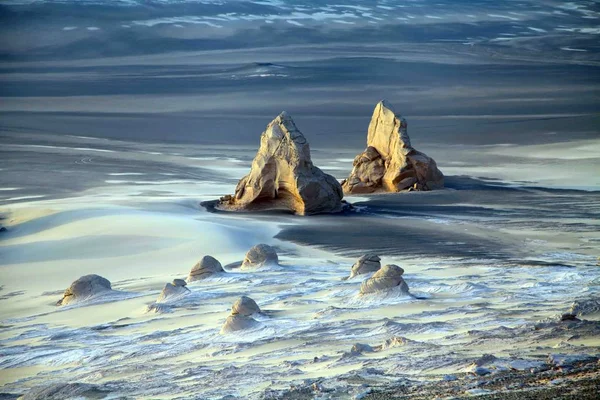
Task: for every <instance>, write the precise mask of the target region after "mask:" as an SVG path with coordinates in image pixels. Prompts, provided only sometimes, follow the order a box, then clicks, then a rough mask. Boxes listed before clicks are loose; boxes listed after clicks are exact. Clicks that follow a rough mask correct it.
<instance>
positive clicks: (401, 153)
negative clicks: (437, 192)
mask: <svg viewBox="0 0 600 400" xmlns="http://www.w3.org/2000/svg"><path fill="white" fill-rule="evenodd" d="M353 166H354V167H353V169H352V172H351V173H350V176H349V177H348V179H346V180H344V181H343V182H342V187H343V190H344V192H345V193H355V194H356V193H373V192H378V191H386V192H399V191H402V190H433V189H439V188H442V187H443V186H444V175H443V174H442V172H441V171H440V170H439V169H438V168H437V164H436V163H435V161H434V160H433V159H432V158H430V157H428V156H427V155H425V154H423V153H421V152H419V151H417V150H415V149H414V148H413V147H412V145H411V143H410V138H409V137H408V131H407V123H406V120H405V119H404V118H402V117H400V116H399V115H397V114H396V113H395V112H394V111H393V110H392V108H391V106H390V105H389V104H388V103H386V102H385V101H381V102H379V103H378V104H377V106H375V111H374V112H373V117H372V118H371V123H370V124H369V130H368V133H367V148H366V150H365V151H364V152H363V153H361V154H359V155H358V156H356V158H355V159H354V163H353Z"/></svg>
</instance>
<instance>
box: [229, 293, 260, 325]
mask: <svg viewBox="0 0 600 400" xmlns="http://www.w3.org/2000/svg"><path fill="white" fill-rule="evenodd" d="M259 312H260V308H259V307H258V305H257V304H256V302H255V301H254V300H252V299H251V298H250V297H246V296H242V297H240V298H239V299H238V300H236V302H235V303H233V306H232V307H231V314H230V315H229V316H228V317H227V319H226V320H225V323H224V324H223V327H222V328H221V333H222V334H223V333H230V332H235V331H239V330H244V329H251V328H254V327H256V326H257V325H258V321H256V320H255V319H254V318H252V317H251V316H252V315H253V314H256V313H259Z"/></svg>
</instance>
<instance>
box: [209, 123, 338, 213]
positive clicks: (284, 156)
mask: <svg viewBox="0 0 600 400" xmlns="http://www.w3.org/2000/svg"><path fill="white" fill-rule="evenodd" d="M343 196H344V193H343V191H342V187H341V185H340V183H339V182H338V181H337V180H336V179H335V178H334V177H333V176H331V175H328V174H326V173H324V172H323V171H321V170H320V169H319V168H317V167H315V166H314V165H313V163H312V161H311V158H310V147H309V145H308V142H307V141H306V138H305V137H304V135H302V133H301V132H300V131H299V130H298V128H297V127H296V125H295V124H294V121H293V120H292V118H291V117H290V116H289V115H288V114H287V113H286V112H282V113H281V114H280V115H279V116H278V117H277V118H275V119H274V120H273V121H272V122H271V123H270V124H269V125H268V126H267V129H266V130H265V131H264V132H263V134H262V136H261V138H260V148H259V149H258V152H257V153H256V156H255V157H254V160H253V161H252V167H251V169H250V173H249V174H248V175H246V176H245V177H243V178H242V179H241V180H240V181H239V182H238V184H237V187H236V188H235V194H234V195H233V196H231V195H228V196H225V197H222V198H221V200H220V203H219V204H218V205H217V208H219V209H223V210H231V211H254V210H257V211H258V210H269V209H287V210H291V211H293V212H295V213H296V214H299V215H310V214H319V213H330V212H338V211H341V209H342V197H343Z"/></svg>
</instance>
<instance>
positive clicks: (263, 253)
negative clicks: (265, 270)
mask: <svg viewBox="0 0 600 400" xmlns="http://www.w3.org/2000/svg"><path fill="white" fill-rule="evenodd" d="M278 264H279V257H277V252H276V251H275V249H274V248H273V247H271V246H269V245H268V244H257V245H256V246H254V247H252V248H251V249H250V250H248V252H247V253H246V257H244V261H242V269H250V268H258V267H262V266H267V265H278Z"/></svg>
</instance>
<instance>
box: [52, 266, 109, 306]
mask: <svg viewBox="0 0 600 400" xmlns="http://www.w3.org/2000/svg"><path fill="white" fill-rule="evenodd" d="M111 292H112V288H111V286H110V281H109V280H108V279H106V278H103V277H101V276H100V275H95V274H90V275H84V276H82V277H81V278H79V279H77V280H76V281H75V282H73V283H72V284H71V286H69V287H68V288H67V289H66V290H65V293H64V294H63V298H62V299H60V300H59V301H58V302H57V303H56V305H57V306H66V305H68V304H74V303H77V302H80V301H84V300H88V299H90V298H92V297H96V296H100V295H103V294H108V293H111Z"/></svg>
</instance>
